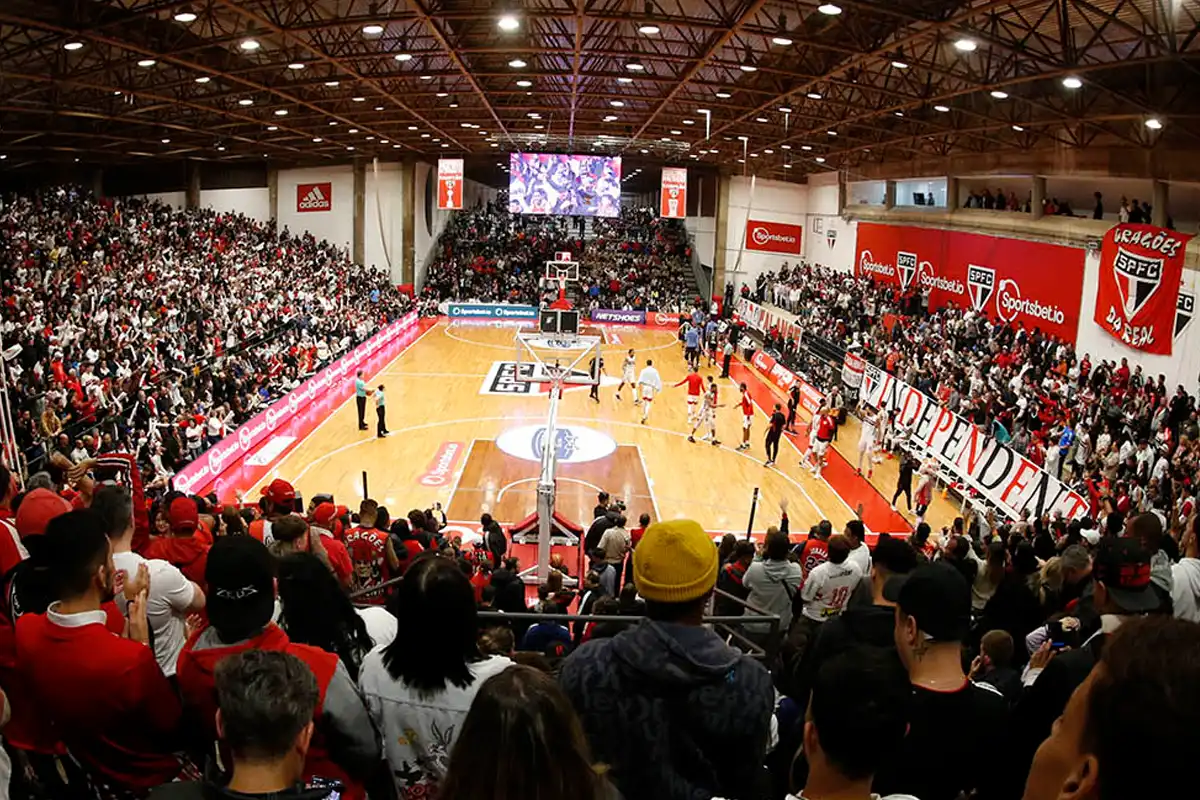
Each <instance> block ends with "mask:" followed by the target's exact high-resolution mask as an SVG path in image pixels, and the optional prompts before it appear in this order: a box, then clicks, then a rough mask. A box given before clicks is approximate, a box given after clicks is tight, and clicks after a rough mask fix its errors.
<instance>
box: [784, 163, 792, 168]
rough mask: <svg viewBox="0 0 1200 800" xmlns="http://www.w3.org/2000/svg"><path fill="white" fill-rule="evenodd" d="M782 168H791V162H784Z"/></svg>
mask: <svg viewBox="0 0 1200 800" xmlns="http://www.w3.org/2000/svg"><path fill="white" fill-rule="evenodd" d="M783 168H784V169H791V168H792V165H791V164H784V165H783Z"/></svg>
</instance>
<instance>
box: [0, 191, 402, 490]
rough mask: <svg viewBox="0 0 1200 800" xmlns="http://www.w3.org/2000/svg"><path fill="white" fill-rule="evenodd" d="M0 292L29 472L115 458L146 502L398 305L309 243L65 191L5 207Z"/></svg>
mask: <svg viewBox="0 0 1200 800" xmlns="http://www.w3.org/2000/svg"><path fill="white" fill-rule="evenodd" d="M0 282H2V283H3V286H4V319H3V328H2V334H3V345H4V348H5V350H4V369H6V370H7V381H8V386H9V387H10V392H9V399H10V403H11V407H12V412H13V415H14V417H15V419H14V423H15V427H16V439H17V443H18V445H19V447H20V448H21V451H22V453H23V454H24V457H25V459H26V460H27V463H28V468H29V470H30V471H31V472H36V471H39V470H41V469H43V468H44V467H46V465H47V464H48V459H49V456H50V455H51V454H52V453H54V452H58V453H62V454H64V455H68V456H71V457H72V458H74V459H75V460H81V459H84V458H87V457H90V456H94V455H97V454H100V453H105V452H112V451H120V452H127V453H133V454H134V455H135V456H136V457H137V459H138V460H139V462H140V463H142V464H143V465H144V467H145V470H146V474H147V484H148V485H151V486H152V487H154V489H156V490H157V489H161V488H163V487H165V486H166V482H167V480H168V479H169V478H170V477H171V475H173V474H174V472H175V471H177V470H178V469H179V468H180V467H182V466H183V465H185V464H187V463H188V462H190V461H192V460H193V459H195V458H196V457H197V456H198V455H200V453H202V452H203V451H204V450H205V449H207V448H208V447H209V446H210V445H212V444H213V443H214V442H216V441H219V440H220V439H221V438H223V437H224V436H225V435H226V434H227V433H228V432H229V431H231V430H233V429H234V428H235V427H237V425H238V424H239V423H241V422H243V421H244V420H246V419H248V418H250V417H251V416H253V415H254V414H255V413H257V411H258V410H260V409H261V408H262V407H263V406H266V405H268V404H270V403H271V402H272V401H274V400H275V399H277V398H278V397H280V396H281V395H283V394H285V393H286V392H288V391H289V390H291V389H292V388H294V387H296V386H298V385H299V384H300V383H301V382H302V381H303V380H304V379H305V378H306V377H308V376H310V375H312V374H313V373H315V372H316V371H317V370H319V369H320V368H321V367H322V366H323V365H325V364H326V363H328V362H330V361H332V360H333V359H335V358H337V357H338V356H339V355H341V354H342V353H344V352H345V351H346V350H347V349H349V348H351V347H353V346H354V345H356V344H358V343H359V342H361V341H363V340H364V339H366V338H367V337H368V336H370V335H371V334H373V333H374V332H375V331H377V330H378V329H379V328H380V327H382V326H383V325H385V324H386V323H387V322H388V321H390V320H392V319H395V318H397V317H399V316H400V315H402V314H403V313H404V312H405V311H407V310H408V309H409V308H411V305H412V301H411V300H410V299H409V298H408V297H406V296H404V295H403V294H401V293H400V292H398V291H396V289H395V288H394V287H392V286H391V285H390V281H389V279H388V276H387V275H386V274H384V273H382V272H379V271H376V270H373V269H369V268H365V267H361V266H357V265H354V264H353V263H351V261H350V260H349V258H348V257H347V255H346V254H345V253H344V252H342V251H341V250H339V248H337V247H335V246H333V245H331V244H329V243H327V242H318V241H316V240H315V239H314V238H313V237H312V236H311V235H307V234H304V235H298V234H293V233H291V232H289V231H288V230H287V229H286V228H284V229H283V230H282V231H280V232H279V233H278V234H277V233H275V231H274V228H273V226H270V225H267V224H265V223H260V222H256V221H254V220H251V219H249V218H246V217H244V216H240V215H234V214H227V213H218V212H215V211H211V210H189V211H179V210H172V209H171V208H170V207H168V206H165V205H162V204H159V203H155V202H148V201H142V200H131V199H123V200H111V199H104V200H100V201H97V200H95V199H93V198H92V197H90V196H89V195H87V194H85V193H83V192H81V191H80V190H78V189H76V188H70V187H67V188H58V189H53V190H48V191H44V192H41V193H38V194H34V195H18V196H6V197H4V198H3V207H2V208H0Z"/></svg>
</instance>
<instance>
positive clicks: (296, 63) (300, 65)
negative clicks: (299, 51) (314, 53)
mask: <svg viewBox="0 0 1200 800" xmlns="http://www.w3.org/2000/svg"><path fill="white" fill-rule="evenodd" d="M305 66H307V65H306V64H305V63H304V62H303V61H293V62H292V63H290V64H288V69H304V67H305Z"/></svg>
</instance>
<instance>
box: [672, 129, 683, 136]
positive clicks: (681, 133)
mask: <svg viewBox="0 0 1200 800" xmlns="http://www.w3.org/2000/svg"><path fill="white" fill-rule="evenodd" d="M671 135H672V136H683V131H677V130H672V131H671Z"/></svg>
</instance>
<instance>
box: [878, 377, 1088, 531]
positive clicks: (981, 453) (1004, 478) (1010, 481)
mask: <svg viewBox="0 0 1200 800" xmlns="http://www.w3.org/2000/svg"><path fill="white" fill-rule="evenodd" d="M859 400H860V401H861V402H863V403H866V404H868V405H871V406H875V407H878V408H883V409H886V410H888V411H895V412H896V422H897V424H899V425H902V426H904V427H906V428H908V429H909V430H910V431H911V434H910V436H909V439H908V442H909V449H910V450H912V451H913V452H915V453H918V454H921V455H926V454H927V455H932V456H934V457H936V458H937V460H938V461H939V462H941V464H942V465H943V466H944V467H945V468H946V469H947V470H948V471H949V472H951V473H953V474H954V475H955V476H956V477H958V479H959V480H961V481H962V483H963V484H965V485H966V486H968V487H970V488H972V489H974V490H975V491H977V492H979V493H980V494H981V495H983V496H984V497H985V498H986V499H987V500H989V501H990V502H991V503H993V504H994V505H995V506H997V507H998V508H999V509H1000V510H1001V511H1003V512H1004V513H1006V514H1008V515H1009V516H1010V517H1012V518H1014V519H1015V518H1017V517H1019V516H1020V513H1021V511H1022V510H1023V509H1029V513H1030V514H1031V515H1033V516H1035V517H1036V516H1040V515H1041V514H1055V513H1060V514H1062V516H1063V517H1064V518H1065V519H1077V518H1079V517H1082V516H1084V514H1086V513H1087V510H1088V503H1087V500H1086V499H1084V498H1083V497H1081V496H1080V495H1079V494H1077V493H1076V492H1073V491H1071V490H1070V489H1068V488H1067V487H1066V486H1065V485H1064V484H1062V483H1061V482H1059V481H1058V479H1056V478H1055V477H1054V476H1053V475H1051V474H1050V473H1049V472H1046V471H1045V470H1043V469H1041V468H1040V467H1038V466H1037V465H1036V464H1034V463H1033V462H1032V461H1030V460H1029V459H1027V458H1025V457H1024V456H1022V455H1020V454H1019V453H1017V452H1016V451H1015V450H1011V449H1009V448H1008V447H1006V446H1005V445H1003V444H1001V443H1000V442H998V441H996V439H995V438H993V437H991V436H989V435H987V434H986V433H984V432H982V431H980V429H979V427H978V426H976V425H975V424H974V423H972V422H971V421H970V420H967V419H964V418H962V417H960V416H958V415H957V414H954V413H953V412H951V411H949V410H947V409H945V408H943V407H942V406H940V405H938V404H937V402H935V401H934V400H933V399H932V398H931V397H929V396H928V395H926V394H924V393H923V392H921V391H919V390H917V389H914V388H913V387H912V386H909V385H908V384H907V383H905V382H904V381H902V380H899V379H898V378H896V376H894V375H892V374H891V373H889V372H885V371H883V370H881V369H879V367H876V366H874V365H871V364H868V365H866V369H864V370H863V377H862V388H861V390H860V392H859Z"/></svg>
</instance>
